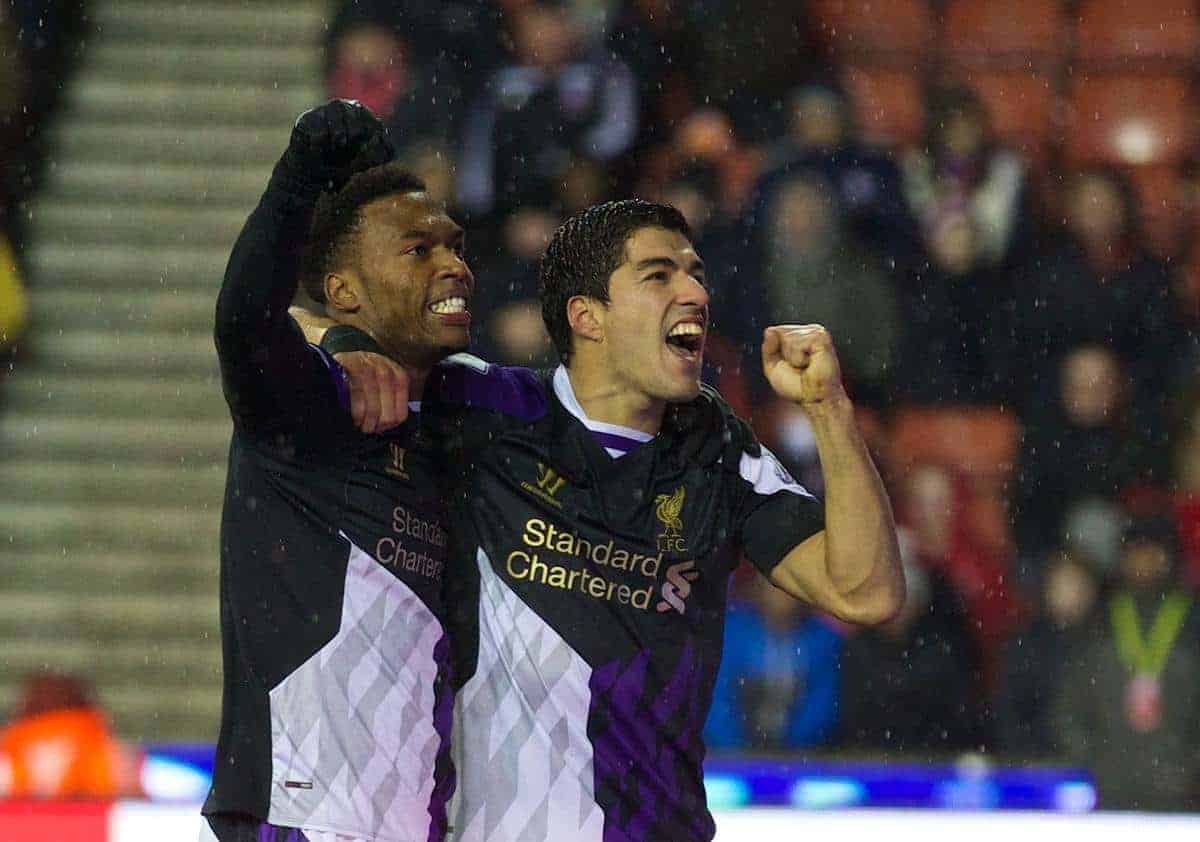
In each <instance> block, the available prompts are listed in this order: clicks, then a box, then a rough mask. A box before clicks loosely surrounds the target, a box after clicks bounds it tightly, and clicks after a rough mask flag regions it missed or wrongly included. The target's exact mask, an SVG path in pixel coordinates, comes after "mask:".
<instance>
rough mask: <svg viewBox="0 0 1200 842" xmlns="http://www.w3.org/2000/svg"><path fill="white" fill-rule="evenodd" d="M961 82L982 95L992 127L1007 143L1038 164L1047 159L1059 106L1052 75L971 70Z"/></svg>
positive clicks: (963, 76)
mask: <svg viewBox="0 0 1200 842" xmlns="http://www.w3.org/2000/svg"><path fill="white" fill-rule="evenodd" d="M958 81H960V82H962V83H963V84H966V85H969V86H970V87H971V88H973V89H974V90H975V91H976V92H977V93H978V94H979V97H980V99H982V100H983V103H984V105H985V106H986V107H987V110H988V115H989V116H990V117H991V120H992V128H993V129H994V130H995V132H996V135H997V136H998V137H999V138H1000V140H1001V141H1002V142H1003V143H1004V145H1005V146H1008V147H1011V148H1012V149H1015V150H1017V151H1018V152H1020V153H1021V154H1022V155H1024V156H1025V157H1026V158H1027V159H1028V160H1030V161H1032V162H1034V163H1041V162H1042V161H1043V160H1044V159H1045V157H1046V148H1047V146H1048V145H1049V141H1050V138H1051V137H1052V129H1053V127H1054V122H1055V117H1056V113H1055V112H1056V106H1057V98H1056V96H1055V90H1054V86H1053V83H1052V80H1051V79H1050V78H1049V77H1048V76H1046V75H1044V74H1041V73H1034V72H1025V71H1004V70H970V71H966V72H964V73H963V74H962V75H961V77H960V78H959V79H958Z"/></svg>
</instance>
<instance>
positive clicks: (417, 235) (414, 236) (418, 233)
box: [400, 228, 433, 240]
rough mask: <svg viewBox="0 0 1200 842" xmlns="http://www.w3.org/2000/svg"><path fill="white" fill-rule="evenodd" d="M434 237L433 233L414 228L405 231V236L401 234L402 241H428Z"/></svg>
mask: <svg viewBox="0 0 1200 842" xmlns="http://www.w3.org/2000/svg"><path fill="white" fill-rule="evenodd" d="M432 236H433V233H432V232H430V231H422V230H420V229H418V228H414V229H412V230H411V231H405V232H404V233H403V234H401V235H400V239H402V240H428V239H429V238H430V237H432Z"/></svg>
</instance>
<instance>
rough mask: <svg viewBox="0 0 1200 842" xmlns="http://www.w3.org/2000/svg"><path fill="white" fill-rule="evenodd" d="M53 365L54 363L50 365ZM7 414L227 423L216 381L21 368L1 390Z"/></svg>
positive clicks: (210, 377)
mask: <svg viewBox="0 0 1200 842" xmlns="http://www.w3.org/2000/svg"><path fill="white" fill-rule="evenodd" d="M48 364H49V365H53V363H48ZM4 406H5V409H6V411H7V412H15V413H17V414H27V415H37V416H41V417H43V418H46V417H52V416H62V415H74V416H89V415H94V416H100V417H105V418H143V417H146V416H147V415H148V414H150V412H151V411H152V412H153V416H154V417H155V418H158V419H161V420H162V421H164V422H165V421H178V420H188V421H193V420H196V419H204V420H206V421H210V420H211V421H217V420H222V419H224V418H226V417H227V410H226V407H225V399H224V397H222V395H221V386H220V383H219V382H218V380H217V377H216V376H215V375H200V376H198V375H187V376H184V375H174V376H172V377H169V378H164V377H155V376H154V375H153V374H152V373H137V372H133V373H129V374H125V375H112V376H106V377H90V376H86V375H79V374H69V373H68V374H60V373H56V372H42V371H39V370H37V369H36V368H34V369H30V368H27V367H24V366H23V367H22V369H21V373H20V374H19V375H18V376H15V377H13V378H11V379H10V380H9V381H8V382H6V383H5V384H4Z"/></svg>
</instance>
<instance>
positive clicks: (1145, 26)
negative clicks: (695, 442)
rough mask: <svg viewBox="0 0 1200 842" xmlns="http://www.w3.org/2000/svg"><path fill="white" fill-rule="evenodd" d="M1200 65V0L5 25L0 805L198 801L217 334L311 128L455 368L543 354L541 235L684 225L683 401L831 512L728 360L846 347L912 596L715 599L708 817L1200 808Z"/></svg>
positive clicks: (291, 7)
mask: <svg viewBox="0 0 1200 842" xmlns="http://www.w3.org/2000/svg"><path fill="white" fill-rule="evenodd" d="M1198 59H1200V9H1198V8H1197V4H1196V3H1195V2H1190V1H1188V0H808V2H802V0H694V2H680V1H678V0H561V2H553V0H493V2H486V1H485V0H445V2H437V0H395V2H372V1H371V0H360V2H330V1H329V0H287V2H284V0H278V1H277V2H276V1H274V0H244V2H233V0H86V1H84V0H0V158H2V160H3V173H2V177H0V361H2V363H3V365H2V366H0V711H4V712H5V714H6V716H7V721H8V722H9V724H8V726H7V727H6V729H5V730H3V731H0V793H4V792H7V793H9V794H11V795H13V796H46V795H62V796H68V797H114V796H149V797H150V798H152V799H157V800H160V801H172V800H174V801H175V802H177V803H180V802H182V803H184V804H190V801H191V800H196V799H198V798H199V797H200V796H202V794H203V788H204V780H205V774H206V768H210V767H211V742H212V741H213V740H214V739H215V737H216V732H217V726H218V722H219V704H220V660H219V659H220V652H219V635H218V628H217V622H218V617H217V596H216V576H217V538H216V536H217V523H218V517H219V511H220V500H221V494H222V489H223V483H224V466H225V454H226V449H227V445H228V436H229V422H228V420H227V414H226V409H225V405H224V402H223V400H222V398H221V395H220V388H219V383H218V381H217V377H216V359H215V354H214V352H213V347H212V340H211V329H212V310H213V306H214V301H215V295H216V291H217V289H218V286H219V284H220V279H221V275H222V271H223V267H224V262H225V260H226V258H227V256H228V252H229V250H230V248H231V247H232V243H233V240H234V238H235V236H236V233H237V231H238V229H239V228H240V226H241V224H242V222H243V221H244V219H245V216H246V214H247V213H248V212H249V210H250V209H251V207H252V206H253V205H254V203H255V201H256V199H257V197H258V195H259V193H260V192H261V190H262V189H263V187H264V185H265V182H266V177H267V174H268V172H269V169H270V166H271V165H272V163H273V162H274V161H275V159H276V158H277V157H278V155H279V154H280V152H281V150H282V149H283V147H284V145H285V143H286V139H287V135H288V132H289V130H290V127H291V123H292V121H293V120H294V118H295V116H296V115H297V114H298V113H299V112H300V111H302V110H304V109H305V108H308V107H311V106H312V105H314V104H316V103H318V102H320V101H322V100H324V99H325V98H328V97H329V96H340V97H353V98H356V99H359V100H361V101H362V102H363V103H365V104H366V105H368V106H369V107H371V108H372V109H373V110H374V111H375V112H376V113H377V114H379V115H380V116H381V117H382V118H383V119H384V120H385V121H386V122H387V123H388V125H389V126H390V127H391V129H392V131H393V133H394V138H395V140H396V141H397V145H398V146H399V148H400V149H401V151H402V156H403V158H404V159H405V160H406V161H407V162H408V163H409V165H410V166H411V167H412V168H413V169H414V170H415V171H417V172H418V173H419V174H421V175H422V176H423V177H424V178H425V179H426V181H427V182H428V184H429V185H430V189H431V190H432V192H434V193H435V194H436V195H437V196H438V197H440V198H441V199H443V200H444V201H445V202H446V203H447V204H448V205H449V206H450V207H451V208H452V213H453V214H454V215H455V216H456V218H458V219H459V220H460V221H462V222H463V223H464V225H466V227H467V229H468V231H469V237H468V248H469V257H470V260H471V262H472V264H473V268H474V270H475V274H476V277H477V278H478V279H479V284H478V292H477V296H476V302H475V304H474V305H473V307H472V310H473V312H474V313H475V316H476V318H475V325H476V331H477V336H476V346H475V350H476V352H477V353H479V354H480V355H481V356H484V357H486V358H488V359H491V360H494V361H498V362H505V363H520V364H530V365H535V366H537V365H545V364H549V363H551V362H552V353H551V352H550V345H549V341H548V339H547V337H546V335H545V332H544V329H543V327H542V325H541V318H540V313H539V307H538V305H537V302H536V295H537V290H536V272H535V267H536V262H537V258H538V256H539V254H540V252H541V250H542V249H543V247H544V246H545V244H546V243H547V241H548V239H549V237H550V235H551V233H552V232H553V230H554V228H555V227H556V226H557V224H558V223H559V222H560V221H561V220H562V219H563V218H564V217H565V216H566V215H569V214H571V213H572V212H574V211H576V210H579V209H581V208H583V207H585V206H587V205H589V204H592V203H594V202H597V201H601V200H604V199H607V198H614V197H625V196H629V195H639V196H643V197H647V198H652V199H657V200H662V201H667V202H670V203H672V204H674V205H676V206H677V207H679V208H680V209H681V210H682V211H683V212H684V213H685V215H686V216H687V217H688V219H689V222H690V223H691V225H692V227H693V229H694V231H695V233H696V243H697V247H698V250H699V251H700V253H701V254H702V255H703V257H704V259H705V261H706V263H707V264H708V266H709V267H710V272H709V277H710V279H711V284H712V287H713V296H714V303H713V317H714V323H715V324H714V326H715V332H716V336H715V337H714V339H713V340H712V341H711V342H710V345H709V355H708V364H707V379H709V380H710V382H712V383H714V384H716V385H717V386H718V387H719V388H720V389H721V390H722V392H723V393H724V394H725V395H726V397H727V398H728V399H729V400H730V401H731V402H732V403H734V404H735V406H737V408H738V409H739V410H740V411H741V412H742V413H743V414H744V415H745V416H746V417H748V418H750V419H752V421H753V423H754V426H755V429H756V430H757V432H758V434H759V435H760V437H761V438H762V439H763V440H764V441H765V442H766V443H768V444H769V445H770V446H771V447H772V448H773V449H774V450H775V452H776V453H777V454H779V455H780V456H781V458H782V459H783V460H784V461H785V462H786V463H787V464H788V465H789V467H790V468H792V469H793V471H794V473H795V474H796V475H797V476H798V477H799V478H801V480H802V481H803V482H804V483H805V484H806V485H808V487H809V488H811V489H813V490H815V491H818V492H819V491H820V489H821V477H820V471H819V465H818V463H817V460H816V449H815V443H814V441H813V437H812V434H811V432H810V430H809V428H808V426H807V424H806V421H805V419H804V417H803V415H802V414H801V413H798V412H797V411H796V410H795V409H793V408H791V407H789V406H786V405H782V404H779V403H777V402H775V401H774V400H773V399H772V397H771V394H770V390H769V389H768V388H767V387H766V385H765V382H764V381H763V378H762V377H761V371H760V368H759V365H758V362H757V342H758V337H759V336H760V335H761V329H762V327H763V326H765V325H768V324H773V323H780V322H796V321H799V322H820V323H823V324H825V325H826V326H827V327H829V328H830V330H831V332H832V334H833V336H834V339H835V341H836V342H837V344H838V348H839V353H840V355H841V359H842V364H843V367H844V369H845V374H846V378H847V382H848V387H849V389H850V391H851V394H852V397H853V398H854V400H855V403H856V405H857V407H858V408H859V412H860V424H861V425H862V428H863V429H864V431H865V432H866V434H867V436H868V439H869V443H870V445H871V447H872V449H873V451H874V454H875V456H876V459H877V462H878V463H879V465H880V466H881V469H882V470H883V472H884V474H885V477H886V481H887V483H888V485H889V487H890V490H891V493H892V499H893V501H894V505H895V508H896V512H897V517H898V519H899V521H900V522H901V524H902V527H903V528H902V539H903V547H904V552H905V558H906V573H907V576H908V580H909V603H908V605H907V606H906V608H905V610H904V611H903V613H902V614H901V616H900V617H898V618H897V619H896V620H895V621H893V622H891V623H889V624H888V625H886V626H884V627H881V628H878V629H873V630H852V629H849V628H846V627H844V626H842V625H840V624H839V623H837V622H835V621H833V620H831V619H829V618H828V617H823V616H817V615H812V614H810V613H808V612H806V611H805V610H804V609H803V608H801V607H799V606H797V605H795V604H793V603H792V602H791V601H790V600H788V599H786V598H783V599H781V598H780V594H779V593H778V592H776V591H774V590H773V589H772V588H770V587H769V586H766V585H764V583H763V582H762V581H761V580H760V579H759V578H758V577H757V576H756V574H753V573H751V572H749V570H748V569H747V570H746V571H744V572H743V573H742V574H740V575H739V576H738V577H737V579H736V581H735V585H734V588H735V593H734V595H733V607H732V609H731V613H730V616H729V621H728V630H727V635H726V637H727V643H726V651H725V661H724V665H723V667H722V672H721V677H720V680H719V682H718V687H717V693H716V698H715V700H714V705H713V711H712V715H711V717H710V719H709V722H708V726H707V734H708V740H709V744H710V746H711V748H712V754H713V759H712V762H711V764H710V770H709V772H710V774H709V791H710V798H711V799H712V801H713V804H714V806H715V807H717V808H722V809H724V808H728V809H730V810H733V809H736V808H739V807H746V806H753V805H772V806H775V807H785V806H786V807H802V808H803V807H831V806H845V807H862V806H880V807H932V808H963V807H970V808H987V807H1019V808H1035V809H1045V810H1058V811H1067V812H1073V813H1079V812H1089V811H1091V810H1093V809H1094V808H1097V807H1099V808H1106V809H1114V810H1152V811H1173V812H1179V811H1195V810H1197V809H1198V808H1200V717H1198V716H1197V713H1196V712H1197V711H1198V710H1200V610H1197V608H1196V606H1195V605H1194V588H1195V586H1196V584H1197V582H1200V399H1198V398H1200V367H1198V365H1200V344H1198V339H1197V333H1196V327H1197V322H1200V243H1198V242H1197V237H1196V233H1197V231H1198V230H1200V146H1198V145H1197V140H1198V139H1200V138H1198V137H1197V116H1198V114H1200V111H1198V110H1197V100H1196V91H1195V80H1196V69H1197V60H1198ZM206 764H208V766H207V767H206ZM27 809H33V808H27V807H19V808H17V807H4V806H0V826H4V822H5V821H6V820H7V819H12V816H14V815H25V813H23V812H21V811H22V810H27ZM46 809H49V808H46ZM80 809H82V808H80ZM187 809H188V810H191V811H192V812H189V813H188V815H189V816H192V815H193V814H194V810H192V808H191V807H190V806H189V807H187ZM84 813H86V810H85V811H84ZM62 815H65V814H60V813H55V816H57V817H58V818H56V819H55V821H59V820H61V816H62ZM70 815H72V816H75V815H76V813H70ZM81 815H82V814H81ZM87 815H91V814H90V813H88V814H87ZM96 815H100V813H97V814H96ZM138 815H139V816H142V818H141V819H139V821H143V820H146V821H149V820H147V819H145V816H144V815H142V814H140V813H139V814H138ZM722 815H723V816H724V815H731V816H732V815H734V814H733V813H730V814H722ZM747 815H749V814H747ZM6 817H7V819H6ZM729 821H730V822H736V821H737V819H729ZM1047 821H1049V818H1047ZM152 825H153V822H152V821H151V825H147V826H148V827H149V826H152ZM719 825H720V826H721V827H722V828H723V830H722V834H723V835H722V837H721V838H723V839H724V838H733V836H731V835H729V832H728V831H727V830H724V828H729V827H733V826H734V825H733V824H729V823H727V822H724V821H719ZM139 826H140V825H139ZM795 826H796V827H802V826H803V825H795ZM56 827H58V825H56ZM1195 831H1196V829H1195V827H1191V828H1190V830H1189V832H1190V833H1192V834H1194V833H1195ZM15 832H16V831H12V833H15ZM64 832H65V831H64ZM149 832H150V833H151V835H150V836H148V837H146V838H171V837H169V836H164V835H155V834H158V833H160V832H161V830H158V831H149ZM190 832H191V831H189V833H190ZM973 832H974V831H973ZM1164 832H1165V831H1164ZM56 833H57V831H56ZM929 833H932V831H929ZM5 838H18V837H15V836H12V835H11V833H10V834H9V835H6V836H5ZM29 838H38V839H46V838H64V839H65V838H67V837H66V836H62V837H59V836H58V835H53V836H46V835H41V836H31V837H29ZM70 838H72V839H74V838H76V837H70ZM78 838H80V839H83V838H88V839H91V838H94V837H92V836H80V837H78ZM96 838H98V837H96ZM128 838H132V837H128ZM189 838H190V837H189ZM761 838H765V837H760V839H761ZM922 838H932V837H931V836H928V835H925V836H922ZM1163 838H1166V837H1163Z"/></svg>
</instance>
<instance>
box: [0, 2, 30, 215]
mask: <svg viewBox="0 0 1200 842" xmlns="http://www.w3.org/2000/svg"><path fill="white" fill-rule="evenodd" d="M25 75H26V74H25V64H24V62H23V61H22V60H21V51H20V48H19V47H18V43H17V31H16V27H15V26H14V24H13V21H12V20H11V18H10V14H9V10H8V9H7V8H6V6H4V5H0V157H2V158H3V159H4V160H5V161H6V162H16V161H19V160H20V158H21V153H22V151H23V150H22V144H23V142H24V136H23V135H24V131H23V129H24V122H23V120H22V116H21V105H22V103H23V102H24V101H25V94H26V78H25ZM20 175H21V174H20V173H19V172H18V168H17V167H15V166H7V165H6V166H5V168H4V172H3V174H0V236H7V237H10V238H11V237H12V235H13V231H12V228H11V226H12V225H13V223H14V221H15V217H16V204H17V200H18V197H19V196H20V195H21V178H20Z"/></svg>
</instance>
